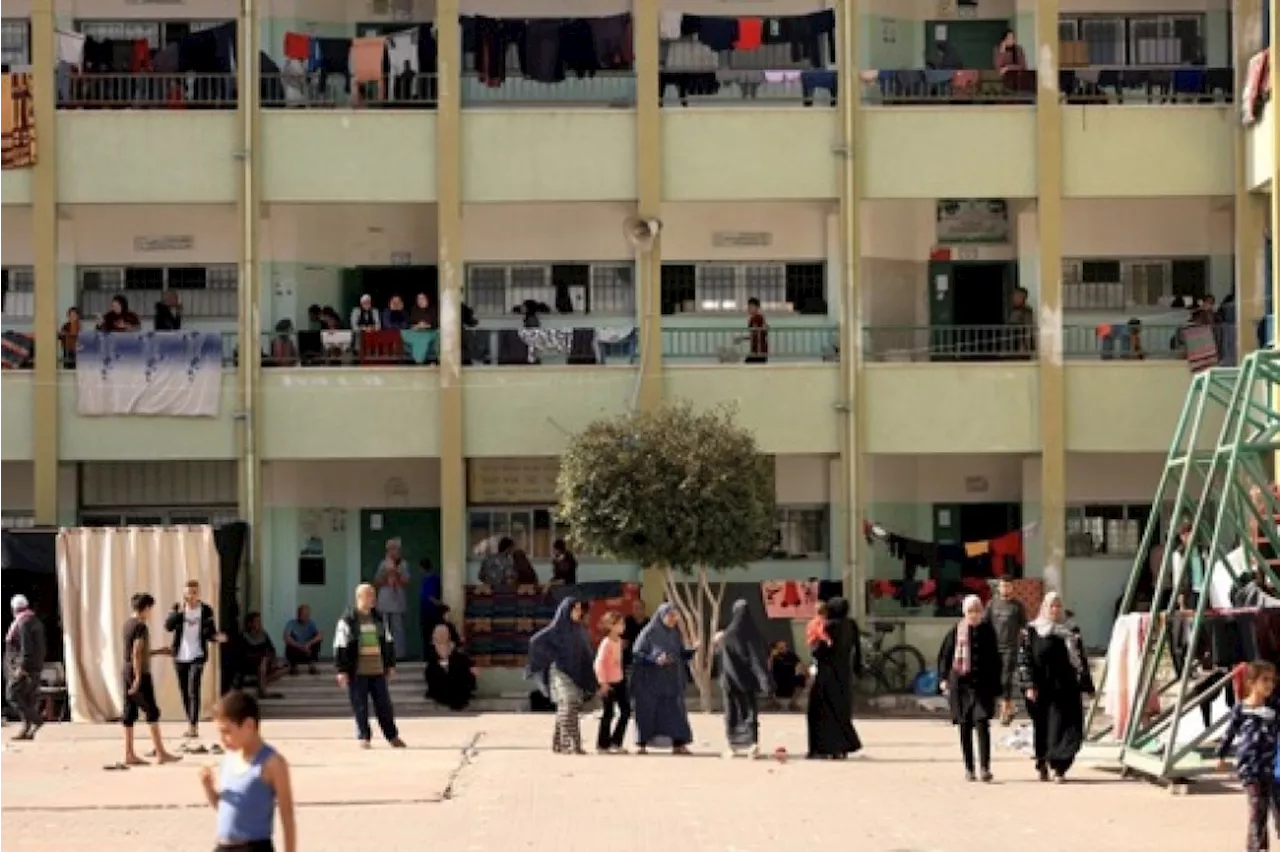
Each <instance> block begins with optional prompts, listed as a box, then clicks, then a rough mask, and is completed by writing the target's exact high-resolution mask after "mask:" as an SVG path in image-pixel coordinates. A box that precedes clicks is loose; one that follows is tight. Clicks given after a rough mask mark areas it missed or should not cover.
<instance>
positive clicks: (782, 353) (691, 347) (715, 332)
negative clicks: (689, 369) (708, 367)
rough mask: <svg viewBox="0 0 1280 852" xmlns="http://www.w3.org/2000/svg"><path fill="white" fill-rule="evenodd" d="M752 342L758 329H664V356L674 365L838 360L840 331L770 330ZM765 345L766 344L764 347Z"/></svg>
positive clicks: (828, 328)
mask: <svg viewBox="0 0 1280 852" xmlns="http://www.w3.org/2000/svg"><path fill="white" fill-rule="evenodd" d="M766 332H767V336H765V337H764V338H759V339H757V340H755V341H753V335H754V334H758V333H759V331H758V330H749V329H746V328H726V327H724V326H719V327H716V328H664V329H663V330H662V355H663V357H664V358H668V359H670V360H672V361H673V362H676V363H680V362H685V363H687V362H692V361H699V362H703V363H708V364H716V363H719V364H741V363H744V362H749V363H765V362H768V363H779V362H794V361H838V360H839V359H840V332H839V330H838V329H837V328H836V327H835V326H821V327H815V328H777V327H774V328H770V329H767V330H766ZM761 342H763V343H764V344H765V345H764V346H761V345H760V343H761Z"/></svg>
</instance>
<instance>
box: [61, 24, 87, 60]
mask: <svg viewBox="0 0 1280 852" xmlns="http://www.w3.org/2000/svg"><path fill="white" fill-rule="evenodd" d="M57 36H58V61H59V62H65V63H67V64H68V65H72V66H74V67H76V68H83V67H84V43H85V36H84V34H83V33H69V32H64V31H62V30H58V31H57Z"/></svg>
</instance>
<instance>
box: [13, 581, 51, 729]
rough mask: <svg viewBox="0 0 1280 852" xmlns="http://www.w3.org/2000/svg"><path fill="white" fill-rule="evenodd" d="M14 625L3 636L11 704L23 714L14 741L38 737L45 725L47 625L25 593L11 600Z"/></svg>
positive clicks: (20, 714) (19, 713)
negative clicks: (43, 688) (42, 707)
mask: <svg viewBox="0 0 1280 852" xmlns="http://www.w3.org/2000/svg"><path fill="white" fill-rule="evenodd" d="M9 607H10V609H12V610H13V624H11V625H9V632H8V633H6V634H5V637H4V655H5V664H6V667H7V668H8V673H9V684H8V686H9V689H8V692H9V695H8V699H9V703H10V704H12V705H13V709H15V710H17V711H18V715H19V716H21V717H22V730H21V731H19V732H18V734H17V735H16V736H15V737H14V739H15V740H31V739H35V736H36V731H38V730H40V726H41V725H43V724H44V717H43V716H41V715H40V672H42V671H43V670H44V658H45V640H44V625H43V624H41V623H40V619H39V618H38V617H37V616H36V614H35V612H34V611H33V610H32V609H31V603H30V601H28V600H27V598H26V595H14V596H13V599H12V600H11V601H9Z"/></svg>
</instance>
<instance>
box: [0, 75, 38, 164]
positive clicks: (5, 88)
mask: <svg viewBox="0 0 1280 852" xmlns="http://www.w3.org/2000/svg"><path fill="white" fill-rule="evenodd" d="M33 165H36V105H35V102H33V101H32V97H31V74H0V171H4V170H6V169H29V168H31V166H33Z"/></svg>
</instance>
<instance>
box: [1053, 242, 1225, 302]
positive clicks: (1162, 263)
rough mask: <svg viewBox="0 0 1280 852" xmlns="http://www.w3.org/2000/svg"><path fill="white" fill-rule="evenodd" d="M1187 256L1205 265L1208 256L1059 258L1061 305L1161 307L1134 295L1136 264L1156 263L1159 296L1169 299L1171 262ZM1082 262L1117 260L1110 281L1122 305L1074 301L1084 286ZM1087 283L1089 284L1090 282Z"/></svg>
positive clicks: (1171, 292) (1171, 278)
mask: <svg viewBox="0 0 1280 852" xmlns="http://www.w3.org/2000/svg"><path fill="white" fill-rule="evenodd" d="M1183 260H1191V261H1202V262H1204V263H1205V264H1206V269H1207V265H1208V263H1209V258H1208V257H1207V256H1204V255H1189V256H1186V257H1072V258H1063V260H1062V306H1063V310H1067V311H1105V310H1125V309H1128V308H1135V307H1139V308H1158V307H1162V304H1161V302H1159V301H1157V302H1154V303H1152V302H1138V301H1136V300H1135V299H1134V292H1133V282H1134V280H1135V275H1136V271H1137V270H1138V268H1139V267H1152V266H1155V267H1159V268H1160V269H1161V274H1163V275H1164V288H1163V291H1162V292H1161V294H1160V299H1162V300H1169V299H1172V298H1173V295H1174V293H1173V264H1174V262H1176V261H1183ZM1086 263H1118V264H1120V280H1119V281H1116V282H1105V283H1114V284H1115V285H1116V286H1117V287H1118V288H1120V291H1121V292H1122V293H1123V295H1124V300H1125V304H1124V306H1123V307H1117V308H1112V307H1109V306H1107V305H1101V306H1099V305H1086V304H1077V303H1076V302H1075V301H1074V299H1073V298H1072V296H1073V295H1074V293H1076V292H1078V288H1080V287H1083V286H1085V282H1084V265H1085V264H1086ZM1088 286H1093V285H1092V284H1090V285H1088Z"/></svg>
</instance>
